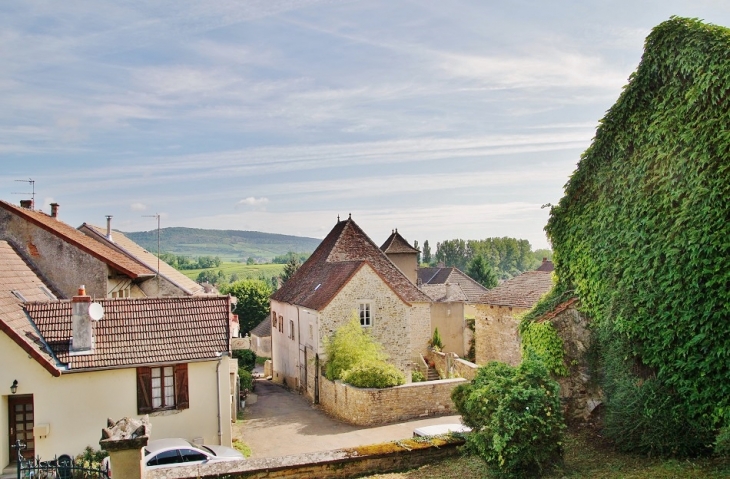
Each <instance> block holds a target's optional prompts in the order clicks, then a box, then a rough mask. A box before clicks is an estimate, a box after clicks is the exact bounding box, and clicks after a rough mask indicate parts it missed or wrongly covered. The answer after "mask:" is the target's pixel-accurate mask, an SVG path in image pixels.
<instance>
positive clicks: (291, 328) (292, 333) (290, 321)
mask: <svg viewBox="0 0 730 479" xmlns="http://www.w3.org/2000/svg"><path fill="white" fill-rule="evenodd" d="M289 339H291V340H292V341H294V321H293V320H291V319H290V320H289Z"/></svg>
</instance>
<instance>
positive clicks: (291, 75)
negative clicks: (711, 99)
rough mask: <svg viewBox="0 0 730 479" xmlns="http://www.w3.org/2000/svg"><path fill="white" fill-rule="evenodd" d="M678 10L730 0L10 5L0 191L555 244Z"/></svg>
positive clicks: (11, 196)
mask: <svg viewBox="0 0 730 479" xmlns="http://www.w3.org/2000/svg"><path fill="white" fill-rule="evenodd" d="M672 15H679V16H685V17H694V18H700V19H702V20H704V21H706V22H708V23H714V24H717V25H724V26H730V2H727V1H726V0H691V1H690V0H687V1H684V0H681V1H680V0H662V1H651V0H631V1H628V0H615V1H610V0H602V1H598V0H585V1H583V2H568V1H559V0H554V1H551V2H545V1H537V0H536V1H525V0H523V1H511V2H486V1H483V0H482V1H476V0H475V1H461V0H450V1H447V2H444V1H443V0H433V1H431V0H417V1H416V0H414V1H408V0H401V1H396V2H394V1H392V0H389V1H385V0H383V1H380V0H367V1H347V0H337V1H336V0H298V1H294V0H248V1H242V0H236V1H234V0H220V1H215V2H200V1H189V0H175V1H165V0H161V1H155V2H148V1H124V2H119V1H106V0H95V1H94V2H88V1H87V2H78V1H72V0H67V1H63V2H58V1H35V0H22V1H20V0H9V1H3V2H0V165H1V168H0V199H2V200H5V201H8V202H12V203H15V204H18V203H19V201H20V200H21V199H24V198H29V197H30V195H28V194H27V193H29V192H30V191H31V184H30V183H28V182H27V180H29V179H32V180H33V181H34V182H35V183H34V184H33V186H34V188H35V195H36V196H35V198H36V208H37V209H42V210H43V211H45V212H49V211H50V208H49V206H48V205H49V204H50V203H52V202H57V203H58V204H59V205H60V208H59V217H60V219H62V220H63V221H65V222H67V223H69V224H71V225H73V226H79V225H80V224H82V223H83V222H88V223H91V224H96V225H102V226H103V225H105V222H106V220H105V215H113V217H114V218H113V226H114V228H115V229H118V230H121V231H147V230H152V229H155V228H156V227H157V221H156V219H155V218H154V217H152V216H155V215H158V214H159V215H160V222H161V226H162V227H163V228H164V227H172V226H185V227H193V228H212V229H237V230H253V231H264V232H269V233H281V234H292V235H298V236H309V237H314V238H322V237H324V236H325V235H326V234H327V233H328V232H329V231H330V229H331V228H332V227H333V226H334V225H335V223H336V221H337V217H338V216H339V217H340V218H346V217H347V215H349V214H352V217H353V219H354V220H355V221H356V222H357V223H358V224H359V225H360V226H361V227H362V228H363V229H364V230H365V232H366V233H368V235H369V236H370V237H371V238H372V239H373V240H374V241H375V242H376V243H378V244H380V243H382V242H383V241H384V240H385V239H386V238H387V236H388V235H389V234H390V233H391V231H392V230H393V229H394V228H397V229H398V231H399V232H400V233H401V234H402V235H403V236H404V237H405V238H406V239H408V240H409V241H411V242H413V241H414V240H417V241H418V242H419V243H420V244H421V245H422V244H423V242H424V241H425V240H428V241H429V244H430V245H431V247H432V249H433V248H435V245H436V243H437V242H440V241H443V240H447V239H454V238H462V239H482V238H488V237H494V236H499V237H501V236H510V237H515V238H521V239H527V240H529V241H530V243H531V244H532V246H533V248H545V247H549V243H548V241H547V238H546V237H545V233H544V231H543V228H544V226H545V223H546V222H547V218H548V214H549V208H544V207H543V205H546V204H549V203H557V202H558V201H559V200H560V198H561V196H562V193H563V186H564V185H565V183H566V182H567V181H568V179H569V177H570V174H571V173H572V172H573V171H574V169H575V167H576V164H577V162H578V161H579V160H580V155H581V153H582V152H583V151H584V150H585V149H586V148H587V147H588V146H589V145H590V142H591V140H592V138H593V136H594V134H595V129H596V126H597V125H598V122H599V120H600V119H601V118H602V117H603V115H604V114H605V112H606V110H607V109H608V108H610V107H611V105H612V104H613V103H614V102H615V101H616V100H617V98H618V96H619V95H620V93H621V91H622V88H623V86H624V85H625V84H626V83H627V80H628V78H629V76H630V74H631V73H632V72H633V71H634V70H635V69H636V67H637V66H638V64H639V62H640V60H641V54H642V51H643V42H644V39H645V37H646V35H648V34H649V32H650V30H651V29H652V28H653V27H654V26H656V25H658V24H659V23H661V22H662V21H665V20H667V19H668V18H669V17H670V16H672ZM18 180H26V182H24V181H18ZM17 193H20V194H17Z"/></svg>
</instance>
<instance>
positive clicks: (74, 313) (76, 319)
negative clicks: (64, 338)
mask: <svg viewBox="0 0 730 479" xmlns="http://www.w3.org/2000/svg"><path fill="white" fill-rule="evenodd" d="M90 305H91V296H88V295H87V294H86V287H85V286H84V285H83V284H82V285H81V286H79V294H78V295H77V296H74V297H73V298H72V299H71V352H72V353H83V352H91V350H92V347H93V338H92V334H91V318H90V317H89V306H90Z"/></svg>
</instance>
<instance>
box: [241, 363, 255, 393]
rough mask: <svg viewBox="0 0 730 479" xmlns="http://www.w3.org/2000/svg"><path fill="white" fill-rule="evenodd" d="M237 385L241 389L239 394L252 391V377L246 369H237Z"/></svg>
mask: <svg viewBox="0 0 730 479" xmlns="http://www.w3.org/2000/svg"><path fill="white" fill-rule="evenodd" d="M238 385H239V387H240V388H241V392H248V391H251V390H253V375H252V374H251V373H250V372H249V371H248V370H247V369H244V368H239V369H238Z"/></svg>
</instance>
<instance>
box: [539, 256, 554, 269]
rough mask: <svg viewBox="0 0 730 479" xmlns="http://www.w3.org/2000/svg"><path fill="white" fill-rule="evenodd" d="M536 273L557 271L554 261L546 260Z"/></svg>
mask: <svg viewBox="0 0 730 479" xmlns="http://www.w3.org/2000/svg"><path fill="white" fill-rule="evenodd" d="M535 271H548V272H550V271H555V265H554V264H553V262H552V261H550V260H548V259H547V258H545V259H543V260H542V264H541V265H540V267H539V268H537V269H536V270H535Z"/></svg>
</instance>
